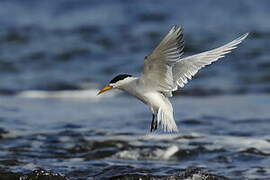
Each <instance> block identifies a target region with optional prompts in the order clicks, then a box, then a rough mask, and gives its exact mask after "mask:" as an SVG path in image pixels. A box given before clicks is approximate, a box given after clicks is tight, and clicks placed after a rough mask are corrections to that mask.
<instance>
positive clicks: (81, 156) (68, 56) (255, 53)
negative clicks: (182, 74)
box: [0, 0, 270, 179]
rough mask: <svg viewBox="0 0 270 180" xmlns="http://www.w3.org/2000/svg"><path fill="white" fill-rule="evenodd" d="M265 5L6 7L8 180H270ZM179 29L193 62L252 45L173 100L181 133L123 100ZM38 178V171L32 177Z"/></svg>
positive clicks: (3, 55) (3, 108)
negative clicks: (159, 126)
mask: <svg viewBox="0 0 270 180" xmlns="http://www.w3.org/2000/svg"><path fill="white" fill-rule="evenodd" d="M269 7H270V2H269V1H266V0H264V1H252V0H245V1H244V0H239V1H222V2H221V1H213V0H205V1H188V0H183V1H177V0H172V1H161V0H159V1H154V0H149V1H142V0H141V1H123V0H116V1H95V0H93V1H86V0H84V1H83V0H77V1H72V0H58V1H52V0H48V1H41V0H39V1H37V0H27V1H19V0H9V1H8V0H2V1H0V26H1V28H0V82H1V83H0V179H1V178H2V179H4V178H5V177H8V178H11V177H22V176H25V177H29V178H30V177H38V178H41V176H39V174H42V173H41V170H39V168H41V169H42V171H44V172H45V173H44V174H43V175H44V176H46V173H47V175H48V177H49V178H52V177H55V178H58V179H61V178H69V179H80V178H81V179H93V178H94V179H106V178H107V179H109V178H111V179H115V178H119V179H131V178H135V179H136V178H142V179H147V178H156V179H158V178H159V179H166V178H169V177H173V178H179V179H181V178H182V179H184V178H192V177H193V178H195V176H197V175H198V176H200V177H201V178H207V177H208V179H211V178H212V179H214V178H219V179H224V178H228V179H270V163H269V162H270V159H269V155H270V136H269V132H270V124H269V120H270V112H269V108H270V96H269V92H270V54H269V47H270V33H269V32H270V21H269V18H270V14H269ZM175 24H181V25H183V26H184V37H185V54H184V56H186V55H190V54H195V53H198V52H202V51H205V50H209V49H211V48H215V47H218V46H220V45H223V44H225V43H227V42H230V41H231V40H233V39H235V38H237V37H239V36H240V35H242V34H244V33H246V32H249V33H250V35H249V37H248V38H247V39H246V40H245V41H244V42H243V43H242V44H241V45H239V47H238V48H237V49H235V50H233V52H232V53H230V54H228V55H227V56H226V57H225V58H223V59H222V60H220V61H218V62H216V63H214V64H212V65H211V66H209V67H207V68H205V69H203V70H202V71H200V72H199V73H198V74H197V75H196V76H195V77H194V79H193V80H192V81H190V82H189V83H188V84H187V85H186V86H185V87H184V88H183V89H181V90H179V91H178V92H176V93H175V95H176V96H175V97H174V98H172V99H171V101H172V103H173V106H174V109H175V119H176V121H177V124H178V126H179V129H180V132H179V134H174V135H164V134H156V135H149V134H148V133H149V125H150V121H151V114H150V112H149V111H148V108H147V107H146V106H144V105H143V104H141V103H140V102H139V101H137V100H136V99H133V98H132V97H129V96H127V95H125V94H123V93H120V92H119V91H117V90H116V91H113V92H109V93H107V94H105V95H104V96H102V97H97V96H96V93H97V90H98V88H100V87H102V86H104V85H105V84H106V83H108V81H110V80H111V79H112V78H113V77H114V76H115V75H117V74H119V73H129V74H133V75H139V74H140V72H141V70H142V65H143V57H144V56H145V55H147V54H148V53H150V52H151V50H153V48H154V47H155V46H156V45H157V44H158V42H159V41H160V40H161V38H162V36H164V35H165V34H166V33H167V31H168V30H169V29H170V28H171V27H172V26H173V25H175ZM36 169H38V170H37V171H34V170H36Z"/></svg>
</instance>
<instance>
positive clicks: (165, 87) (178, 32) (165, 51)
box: [140, 26, 184, 92]
mask: <svg viewBox="0 0 270 180" xmlns="http://www.w3.org/2000/svg"><path fill="white" fill-rule="evenodd" d="M183 48H184V40H183V28H182V27H181V26H174V27H173V28H172V29H171V30H170V31H169V33H168V34H167V35H166V36H165V37H164V38H163V40H162V41H161V42H160V43H159V45H158V46H157V47H156V48H155V49H154V51H153V52H152V53H151V54H150V55H148V56H146V57H145V60H144V69H143V73H142V74H141V78H140V82H141V83H143V84H144V86H145V87H151V89H152V90H157V91H161V92H170V91H172V88H174V80H173V74H172V66H173V65H174V64H175V63H176V62H177V61H179V60H180V57H181V55H182V54H183Z"/></svg>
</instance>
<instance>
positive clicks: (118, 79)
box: [110, 74, 131, 83]
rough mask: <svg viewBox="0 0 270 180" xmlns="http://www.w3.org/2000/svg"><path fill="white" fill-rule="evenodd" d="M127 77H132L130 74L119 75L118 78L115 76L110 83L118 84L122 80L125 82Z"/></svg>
mask: <svg viewBox="0 0 270 180" xmlns="http://www.w3.org/2000/svg"><path fill="white" fill-rule="evenodd" d="M127 77H131V75H129V74H119V75H118V76H115V77H114V78H113V79H112V80H111V81H110V83H116V82H117V81H120V80H123V79H125V78H127Z"/></svg>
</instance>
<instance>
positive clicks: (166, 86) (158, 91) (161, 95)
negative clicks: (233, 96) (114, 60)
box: [98, 25, 248, 132]
mask: <svg viewBox="0 0 270 180" xmlns="http://www.w3.org/2000/svg"><path fill="white" fill-rule="evenodd" d="M247 36H248V33H246V34H244V35H242V36H240V37H239V38H237V39H235V40H233V41H231V42H229V43H227V44H225V45H223V46H221V47H218V48H215V49H212V50H209V51H205V52H202V53H199V54H195V55H192V56H188V57H182V55H183V49H184V40H183V27H182V26H179V25H176V26H173V27H172V28H171V30H170V31H169V32H168V33H167V35H166V36H165V37H164V38H163V39H162V41H161V42H160V43H159V44H158V46H157V47H156V48H155V49H154V50H153V51H152V52H151V53H150V54H149V55H147V56H145V58H144V67H143V72H142V73H141V76H140V77H133V76H132V75H129V74H120V75H118V76H116V77H114V78H113V79H112V80H111V81H110V82H109V85H108V86H106V87H104V88H103V89H101V90H100V91H99V92H98V95H99V94H101V93H103V92H105V91H108V90H110V89H113V88H117V89H120V90H123V91H125V92H127V93H128V94H130V95H132V96H134V97H136V98H138V99H139V100H141V101H142V102H143V103H144V104H146V105H147V106H149V108H150V111H151V112H152V122H151V126H150V131H151V132H152V131H155V130H157V129H158V128H159V129H163V131H165V132H177V131H178V128H177V125H176V123H175V120H174V115H173V107H172V104H171V103H170V101H169V98H170V97H172V92H174V91H176V90H177V89H178V87H181V88H182V87H184V85H185V84H186V83H187V82H188V80H191V78H192V77H193V76H194V75H195V74H196V73H197V72H198V71H199V70H200V69H201V68H203V67H204V66H206V65H209V64H211V63H212V62H214V61H217V60H218V59H220V58H222V57H224V56H225V54H228V53H229V52H231V50H232V49H235V48H236V47H237V45H238V44H240V43H241V42H242V41H243V40H244V39H245V38H246V37H247Z"/></svg>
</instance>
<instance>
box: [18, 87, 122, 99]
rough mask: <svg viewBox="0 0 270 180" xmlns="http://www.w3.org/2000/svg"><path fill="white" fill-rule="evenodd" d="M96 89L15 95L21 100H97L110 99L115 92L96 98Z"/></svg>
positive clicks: (32, 91) (33, 91)
mask: <svg viewBox="0 0 270 180" xmlns="http://www.w3.org/2000/svg"><path fill="white" fill-rule="evenodd" d="M98 92H99V90H98V89H87V90H63V91H42V90H30V91H22V92H20V93H18V94H17V97H23V98H74V99H85V98H87V99H99V98H104V97H112V96H114V95H115V94H117V92H115V91H111V92H110V93H104V94H102V95H101V96H97V93H98Z"/></svg>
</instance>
